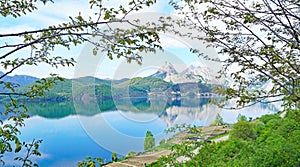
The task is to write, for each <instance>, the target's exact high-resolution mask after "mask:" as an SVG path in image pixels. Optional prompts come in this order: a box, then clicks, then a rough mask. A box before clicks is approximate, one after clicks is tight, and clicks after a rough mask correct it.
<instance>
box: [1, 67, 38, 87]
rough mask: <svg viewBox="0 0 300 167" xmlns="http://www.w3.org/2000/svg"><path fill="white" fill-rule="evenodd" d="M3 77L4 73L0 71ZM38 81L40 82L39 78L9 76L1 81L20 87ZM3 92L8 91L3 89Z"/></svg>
mask: <svg viewBox="0 0 300 167" xmlns="http://www.w3.org/2000/svg"><path fill="white" fill-rule="evenodd" d="M3 75H4V73H3V72H1V71H0V76H3ZM37 80H39V78H36V77H32V76H29V75H14V76H9V75H7V76H5V77H3V78H2V79H1V81H3V82H11V83H14V84H18V85H19V86H20V87H23V86H26V85H30V84H33V83H34V82H35V81H37ZM1 91H4V92H5V91H7V90H4V88H3V87H2V88H1Z"/></svg>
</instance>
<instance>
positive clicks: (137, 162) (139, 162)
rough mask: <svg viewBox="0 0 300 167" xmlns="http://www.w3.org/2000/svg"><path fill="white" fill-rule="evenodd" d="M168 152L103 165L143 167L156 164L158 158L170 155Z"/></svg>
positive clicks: (108, 166)
mask: <svg viewBox="0 0 300 167" xmlns="http://www.w3.org/2000/svg"><path fill="white" fill-rule="evenodd" d="M170 152H171V151H170V150H163V151H159V152H155V153H151V154H145V155H140V156H136V157H132V158H129V159H126V160H124V161H121V162H114V163H110V164H107V165H105V166H106V167H144V166H145V164H150V163H152V162H156V161H157V160H158V158H159V157H161V156H163V155H168V154H170Z"/></svg>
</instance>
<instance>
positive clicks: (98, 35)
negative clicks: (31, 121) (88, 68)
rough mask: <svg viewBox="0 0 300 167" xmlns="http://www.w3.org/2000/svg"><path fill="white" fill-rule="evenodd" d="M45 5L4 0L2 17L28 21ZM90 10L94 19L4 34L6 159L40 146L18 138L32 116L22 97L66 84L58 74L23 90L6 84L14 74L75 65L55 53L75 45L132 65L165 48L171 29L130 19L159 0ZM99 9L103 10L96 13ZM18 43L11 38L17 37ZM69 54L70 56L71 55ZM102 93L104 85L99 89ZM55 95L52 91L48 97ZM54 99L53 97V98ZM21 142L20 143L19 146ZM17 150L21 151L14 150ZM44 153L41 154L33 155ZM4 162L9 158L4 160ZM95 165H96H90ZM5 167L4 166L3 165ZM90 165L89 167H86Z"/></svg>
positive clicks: (92, 0)
mask: <svg viewBox="0 0 300 167" xmlns="http://www.w3.org/2000/svg"><path fill="white" fill-rule="evenodd" d="M40 2H42V3H43V4H44V5H47V4H48V3H50V2H52V3H54V1H52V0H22V1H1V2H0V16H1V17H11V16H12V17H14V18H16V17H22V16H24V15H26V14H28V13H31V12H32V11H34V10H38V6H39V3H40ZM89 4H90V8H91V11H92V12H89V13H93V14H94V15H91V16H89V17H88V18H84V17H83V16H82V15H81V13H79V14H78V15H77V16H76V15H75V16H70V17H69V21H67V22H65V23H61V24H58V25H49V26H48V27H44V28H42V29H36V30H30V31H28V30H27V31H23V32H12V33H3V34H0V40H1V41H2V43H1V45H0V65H1V66H2V67H3V68H4V69H5V71H4V73H1V74H0V87H1V88H3V91H1V92H0V95H1V96H2V97H3V96H6V97H7V99H8V100H7V103H6V104H5V111H3V112H1V113H0V114H2V115H5V116H7V117H8V121H2V120H1V121H0V141H1V143H0V160H2V158H3V156H4V155H5V154H6V153H7V152H13V151H14V150H15V152H19V151H20V150H21V149H22V148H23V147H24V148H30V149H31V151H32V152H35V150H37V149H38V147H35V145H36V144H37V145H38V144H39V143H40V142H35V144H33V145H34V146H31V145H30V143H29V144H27V145H26V144H20V143H23V142H21V141H19V139H18V135H19V134H20V133H21V132H20V131H19V128H20V127H23V126H25V125H24V119H25V118H28V117H29V115H28V114H27V108H26V107H25V105H24V104H23V103H20V102H18V101H17V100H16V98H19V97H24V98H32V99H34V98H36V97H37V96H45V95H47V93H45V92H47V91H49V90H50V89H51V87H53V86H54V85H55V83H57V82H58V81H63V78H60V77H59V76H57V75H54V74H51V77H49V78H43V79H40V80H37V81H36V82H35V83H34V84H32V85H30V86H27V88H26V89H19V85H18V84H17V83H14V82H10V81H6V80H4V78H5V77H6V76H8V75H9V74H11V73H13V72H14V71H15V70H16V69H19V68H21V67H23V66H36V65H39V64H47V65H50V66H52V67H53V68H59V67H62V66H73V65H74V64H75V62H76V61H75V59H74V58H73V57H68V55H63V56H61V55H56V54H54V53H53V51H55V49H56V48H57V47H60V48H65V49H67V50H69V49H70V48H71V47H74V46H77V45H79V44H83V43H85V42H89V43H92V44H93V46H94V52H93V54H94V55H96V54H97V53H98V52H99V51H101V52H103V53H104V54H106V55H107V56H108V57H109V58H110V59H113V58H120V57H125V58H126V59H127V60H128V62H131V61H137V62H138V63H141V61H142V57H141V56H140V53H141V52H155V50H156V49H162V48H161V46H160V45H159V36H158V32H159V31H162V30H163V29H164V27H165V26H166V25H156V24H152V26H151V27H149V26H146V25H142V24H141V23H140V22H139V21H138V20H135V21H131V20H128V19H127V15H128V14H130V13H132V12H134V11H138V10H141V9H142V8H144V7H148V6H150V5H152V4H154V1H153V0H132V1H130V2H128V6H127V7H123V6H119V7H117V8H107V7H105V2H104V1H102V0H89ZM93 11H97V12H93ZM114 23H122V24H128V26H126V28H119V27H114V28H112V26H111V25H112V24H114ZM12 38H13V39H14V40H11V39H12ZM66 53H67V52H66ZM67 88H68V87H67ZM96 89H97V90H100V91H102V87H101V86H100V87H96ZM69 91H71V89H69V90H64V91H63V92H60V96H61V97H62V99H63V98H67V96H68V95H69V93H70V92H69ZM48 95H50V96H51V93H48ZM52 95H53V94H52ZM13 144H15V145H13ZM14 147H15V148H14ZM28 155H38V154H28ZM16 160H19V161H23V162H24V163H23V165H22V166H30V165H33V163H31V161H29V159H28V157H25V158H17V159H16ZM2 162H3V160H2ZM89 162H90V161H89ZM3 163H4V162H3ZM84 164H85V163H83V165H84Z"/></svg>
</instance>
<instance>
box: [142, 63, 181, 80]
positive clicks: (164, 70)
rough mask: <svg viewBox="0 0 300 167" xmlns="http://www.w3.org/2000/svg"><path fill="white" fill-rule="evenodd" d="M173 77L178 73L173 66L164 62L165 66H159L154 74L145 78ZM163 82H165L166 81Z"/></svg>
mask: <svg viewBox="0 0 300 167" xmlns="http://www.w3.org/2000/svg"><path fill="white" fill-rule="evenodd" d="M173 75H178V72H177V71H176V69H175V68H174V66H173V64H171V63H169V62H165V64H164V65H163V66H161V67H160V68H159V69H158V71H157V72H156V73H154V74H152V75H150V76H148V77H147V78H158V79H165V78H169V77H170V76H173ZM165 81H167V79H166V80H165ZM167 82H168V81H167Z"/></svg>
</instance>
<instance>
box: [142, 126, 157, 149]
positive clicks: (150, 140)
mask: <svg viewBox="0 0 300 167" xmlns="http://www.w3.org/2000/svg"><path fill="white" fill-rule="evenodd" d="M154 146H155V139H154V137H153V134H152V133H151V131H147V132H146V138H145V140H144V150H145V151H149V150H150V149H151V148H153V147H154Z"/></svg>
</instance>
